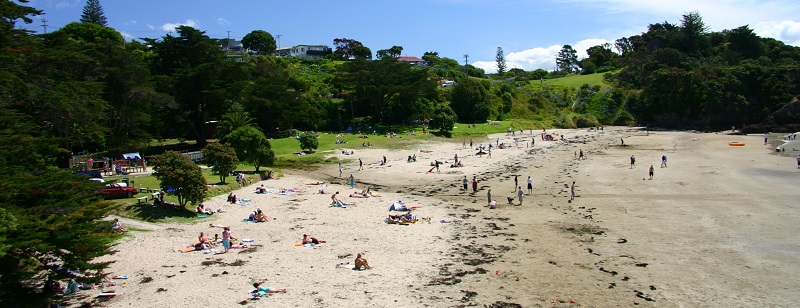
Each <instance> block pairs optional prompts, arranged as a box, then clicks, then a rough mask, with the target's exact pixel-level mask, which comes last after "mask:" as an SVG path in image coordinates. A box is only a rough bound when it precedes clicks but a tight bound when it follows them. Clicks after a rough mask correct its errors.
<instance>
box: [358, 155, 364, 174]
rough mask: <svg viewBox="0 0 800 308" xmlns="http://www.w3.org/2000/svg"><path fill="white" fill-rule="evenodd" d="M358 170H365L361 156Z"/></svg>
mask: <svg viewBox="0 0 800 308" xmlns="http://www.w3.org/2000/svg"><path fill="white" fill-rule="evenodd" d="M358 170H359V171H361V170H364V162H363V161H361V158H359V159H358Z"/></svg>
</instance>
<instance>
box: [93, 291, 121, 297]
mask: <svg viewBox="0 0 800 308" xmlns="http://www.w3.org/2000/svg"><path fill="white" fill-rule="evenodd" d="M113 296H117V293H114V292H101V293H100V294H97V297H113Z"/></svg>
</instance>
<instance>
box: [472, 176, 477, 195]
mask: <svg viewBox="0 0 800 308" xmlns="http://www.w3.org/2000/svg"><path fill="white" fill-rule="evenodd" d="M477 192H478V178H476V177H475V176H474V175H473V176H472V193H473V194H474V193H477Z"/></svg>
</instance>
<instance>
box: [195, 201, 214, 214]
mask: <svg viewBox="0 0 800 308" xmlns="http://www.w3.org/2000/svg"><path fill="white" fill-rule="evenodd" d="M197 213H198V214H206V215H211V214H214V212H212V211H211V210H209V209H206V206H205V204H202V203H200V205H198V206H197Z"/></svg>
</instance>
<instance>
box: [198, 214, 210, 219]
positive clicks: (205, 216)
mask: <svg viewBox="0 0 800 308" xmlns="http://www.w3.org/2000/svg"><path fill="white" fill-rule="evenodd" d="M197 218H208V215H206V214H200V215H197Z"/></svg>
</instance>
